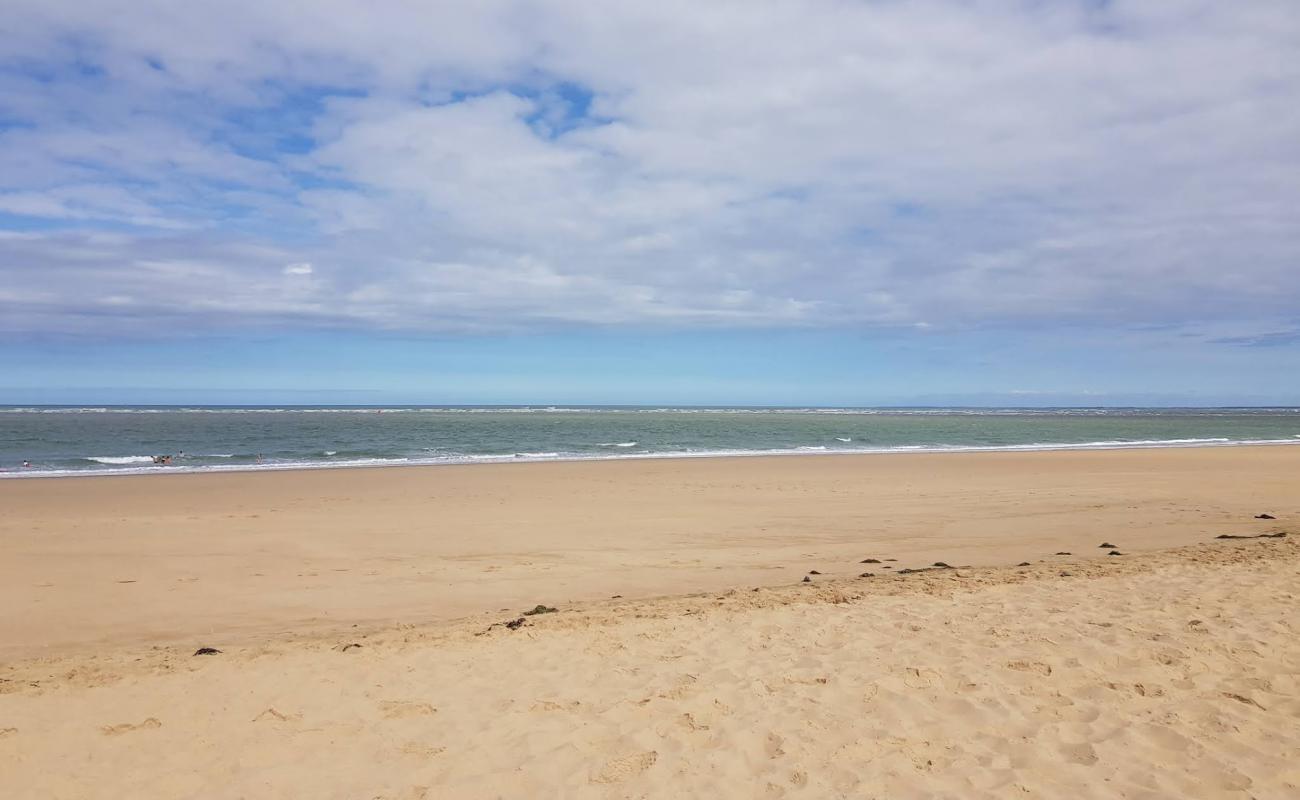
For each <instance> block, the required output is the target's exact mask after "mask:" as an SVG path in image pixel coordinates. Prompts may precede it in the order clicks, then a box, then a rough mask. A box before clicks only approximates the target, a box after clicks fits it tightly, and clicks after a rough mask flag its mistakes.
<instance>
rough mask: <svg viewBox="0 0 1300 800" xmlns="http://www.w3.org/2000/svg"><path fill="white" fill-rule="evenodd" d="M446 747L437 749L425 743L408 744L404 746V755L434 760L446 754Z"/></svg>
mask: <svg viewBox="0 0 1300 800" xmlns="http://www.w3.org/2000/svg"><path fill="white" fill-rule="evenodd" d="M446 749H447V748H445V747H435V746H434V745H431V744H424V743H423V742H407V743H406V744H404V745H402V754H403V755H407V756H419V757H420V758H432V757H434V756H436V755H440V754H441V753H443V752H445V751H446Z"/></svg>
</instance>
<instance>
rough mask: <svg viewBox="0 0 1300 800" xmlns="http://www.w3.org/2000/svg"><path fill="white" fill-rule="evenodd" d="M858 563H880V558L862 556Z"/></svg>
mask: <svg viewBox="0 0 1300 800" xmlns="http://www.w3.org/2000/svg"><path fill="white" fill-rule="evenodd" d="M858 563H859V564H879V563H880V559H878V558H864V559H862V560H861V561H859V562H858Z"/></svg>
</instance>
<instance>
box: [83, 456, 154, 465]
mask: <svg viewBox="0 0 1300 800" xmlns="http://www.w3.org/2000/svg"><path fill="white" fill-rule="evenodd" d="M85 460H86V461H94V462H96V463H99V464H152V463H153V456H86V459H85Z"/></svg>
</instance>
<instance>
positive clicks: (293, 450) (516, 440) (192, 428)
mask: <svg viewBox="0 0 1300 800" xmlns="http://www.w3.org/2000/svg"><path fill="white" fill-rule="evenodd" d="M1252 443H1267V444H1300V409H1297V408H1215V409H1188V408H1161V409H1150V408H1071V409H1027V408H1000V409H987V408H756V407H755V408H743V407H741V408H660V407H584V406H577V407H553V406H547V407H540V406H511V407H502V406H474V407H435V406H419V407H402V408H396V407H352V408H332V407H331V408H312V407H301V406H292V407H290V406H282V407H231V406H208V407H197V406H186V407H174V406H135V407H121V406H106V407H104V406H101V407H66V406H37V407H32V406H22V407H19V406H0V478H18V477H40V476H44V477H55V476H66V475H96V474H131V473H147V474H165V473H175V472H216V471H229V470H275V469H301V468H329V467H358V466H380V465H383V466H396V465H417V464H463V463H492V462H520V461H554V460H577V459H618V458H667V457H706V456H723V455H727V456H738V455H765V454H767V455H781V454H826V455H832V454H838V453H882V452H917V451H969V450H1065V449H1105V448H1131V447H1190V446H1230V445H1237V444H1252ZM155 456H170V459H169V463H161V464H160V463H155ZM24 462H26V464H27V466H24Z"/></svg>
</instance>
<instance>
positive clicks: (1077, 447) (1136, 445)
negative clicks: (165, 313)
mask: <svg viewBox="0 0 1300 800" xmlns="http://www.w3.org/2000/svg"><path fill="white" fill-rule="evenodd" d="M1288 445H1291V446H1297V445H1300V434H1296V435H1295V436H1294V437H1293V438H1291V439H1243V440H1221V439H1213V440H1211V439H1198V440H1188V439H1170V440H1163V441H1161V440H1148V441H1134V442H1123V441H1113V442H1111V441H1107V442H1081V443H1069V442H1060V443H1048V444H1015V445H970V446H965V445H954V446H927V445H900V446H897V447H888V448H879V449H869V448H860V449H847V448H846V449H836V448H829V447H815V446H804V447H798V448H794V449H780V450H717V451H707V452H699V453H678V452H667V453H629V454H621V455H620V454H616V453H615V454H609V455H603V454H592V455H583V454H572V455H569V454H565V455H557V456H555V457H549V456H547V457H540V456H531V455H523V454H514V455H482V456H477V455H471V456H464V457H463V458H462V457H455V458H447V459H418V458H417V459H410V458H402V457H397V458H374V459H359V460H354V461H350V462H340V463H329V462H319V463H318V462H287V463H283V464H237V465H231V466H221V465H207V466H195V467H184V466H179V467H178V466H173V465H168V466H158V465H149V466H142V467H128V468H119V469H108V468H106V469H97V468H94V467H91V468H87V469H78V470H38V469H33V470H22V469H18V470H6V469H0V481H4V480H9V479H36V478H104V477H138V476H149V475H222V474H232V473H262V472H309V471H318V470H349V469H356V470H372V469H407V468H420V467H468V466H492V465H504V464H565V463H586V462H619V461H664V460H675V459H692V460H694V459H730V458H789V457H798V456H889V455H944V454H954V453H1053V452H1093V451H1112V450H1180V449H1196V448H1217V447H1285V446H1288Z"/></svg>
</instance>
